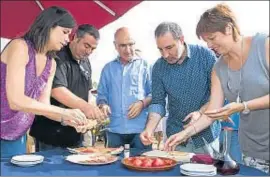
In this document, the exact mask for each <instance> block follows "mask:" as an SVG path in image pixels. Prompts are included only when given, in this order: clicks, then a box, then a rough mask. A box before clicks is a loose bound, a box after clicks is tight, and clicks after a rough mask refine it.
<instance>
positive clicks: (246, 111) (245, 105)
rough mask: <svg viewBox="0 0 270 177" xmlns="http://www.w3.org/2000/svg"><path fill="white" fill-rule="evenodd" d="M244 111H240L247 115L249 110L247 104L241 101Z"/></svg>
mask: <svg viewBox="0 0 270 177" xmlns="http://www.w3.org/2000/svg"><path fill="white" fill-rule="evenodd" d="M243 105H244V110H243V111H242V113H243V114H249V113H250V110H249V109H248V105H247V102H245V101H243Z"/></svg>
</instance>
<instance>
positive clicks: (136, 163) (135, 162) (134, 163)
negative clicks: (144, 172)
mask: <svg viewBox="0 0 270 177" xmlns="http://www.w3.org/2000/svg"><path fill="white" fill-rule="evenodd" d="M132 163H133V165H134V166H136V167H140V166H141V165H142V163H143V162H142V161H141V160H140V159H138V158H137V159H134V160H133V161H132Z"/></svg>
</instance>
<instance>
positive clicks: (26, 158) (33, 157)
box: [11, 154, 44, 162]
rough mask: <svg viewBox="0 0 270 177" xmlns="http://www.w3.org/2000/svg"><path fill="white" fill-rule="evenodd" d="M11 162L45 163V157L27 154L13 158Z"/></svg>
mask: <svg viewBox="0 0 270 177" xmlns="http://www.w3.org/2000/svg"><path fill="white" fill-rule="evenodd" d="M11 160H12V161H16V162H38V161H43V160H44V157H43V156H42V155H35V154H26V155H16V156H13V157H12V158H11Z"/></svg>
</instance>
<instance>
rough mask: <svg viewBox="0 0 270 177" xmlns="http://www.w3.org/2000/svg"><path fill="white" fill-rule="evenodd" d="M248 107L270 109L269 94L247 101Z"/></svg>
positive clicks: (251, 108)
mask: <svg viewBox="0 0 270 177" xmlns="http://www.w3.org/2000/svg"><path fill="white" fill-rule="evenodd" d="M247 105H248V109H250V110H251V111H252V110H262V109H269V108H270V105H269V94H268V95H265V96H262V97H260V98H256V99H253V100H249V101H247Z"/></svg>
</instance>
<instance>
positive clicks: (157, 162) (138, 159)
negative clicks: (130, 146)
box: [122, 156, 177, 171]
mask: <svg viewBox="0 0 270 177" xmlns="http://www.w3.org/2000/svg"><path fill="white" fill-rule="evenodd" d="M122 164H123V165H124V166H125V167H127V168H128V169H131V170H138V171H165V170H170V169H172V168H174V167H175V166H176V165H177V161H176V160H174V159H170V158H165V157H144V156H135V157H128V158H124V159H122Z"/></svg>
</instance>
